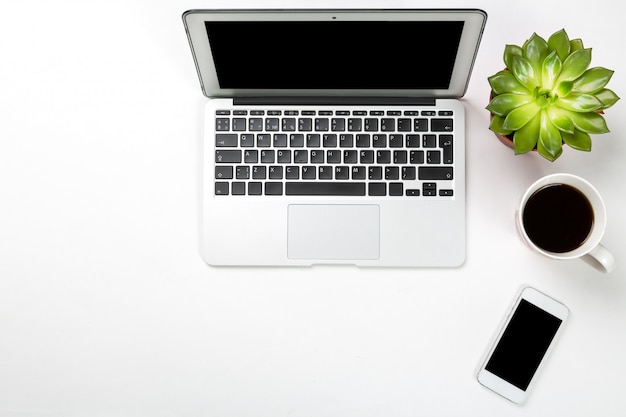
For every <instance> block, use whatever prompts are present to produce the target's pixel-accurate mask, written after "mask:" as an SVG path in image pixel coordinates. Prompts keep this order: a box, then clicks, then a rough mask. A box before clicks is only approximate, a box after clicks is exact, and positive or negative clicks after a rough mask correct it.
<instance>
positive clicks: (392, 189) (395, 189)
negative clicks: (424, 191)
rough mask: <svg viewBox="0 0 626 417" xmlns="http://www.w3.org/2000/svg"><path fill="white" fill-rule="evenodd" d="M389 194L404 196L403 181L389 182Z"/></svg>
mask: <svg viewBox="0 0 626 417" xmlns="http://www.w3.org/2000/svg"><path fill="white" fill-rule="evenodd" d="M389 195H391V196H402V195H404V185H402V183H401V182H392V183H390V184H389Z"/></svg>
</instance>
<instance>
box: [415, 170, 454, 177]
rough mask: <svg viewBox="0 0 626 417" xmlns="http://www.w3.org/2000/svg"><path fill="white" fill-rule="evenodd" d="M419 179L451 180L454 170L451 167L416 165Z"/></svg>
mask: <svg viewBox="0 0 626 417" xmlns="http://www.w3.org/2000/svg"><path fill="white" fill-rule="evenodd" d="M418 178H419V179H420V180H452V179H454V172H453V169H452V167H418Z"/></svg>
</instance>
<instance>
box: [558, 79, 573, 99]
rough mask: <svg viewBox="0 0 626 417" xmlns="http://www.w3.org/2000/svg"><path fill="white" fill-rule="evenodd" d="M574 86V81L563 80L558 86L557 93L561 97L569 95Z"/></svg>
mask: <svg viewBox="0 0 626 417" xmlns="http://www.w3.org/2000/svg"><path fill="white" fill-rule="evenodd" d="M573 88H574V83H573V82H571V81H563V82H561V83H559V85H558V86H557V87H556V94H557V95H558V96H560V97H563V96H566V95H568V94H569V93H570V92H571V91H572V89H573Z"/></svg>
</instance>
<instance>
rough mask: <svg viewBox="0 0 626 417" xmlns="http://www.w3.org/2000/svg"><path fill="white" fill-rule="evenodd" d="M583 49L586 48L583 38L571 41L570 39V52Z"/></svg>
mask: <svg viewBox="0 0 626 417" xmlns="http://www.w3.org/2000/svg"><path fill="white" fill-rule="evenodd" d="M581 49H585V46H584V45H583V40H582V39H572V40H571V41H569V53H570V54H571V53H572V52H574V51H580V50H581Z"/></svg>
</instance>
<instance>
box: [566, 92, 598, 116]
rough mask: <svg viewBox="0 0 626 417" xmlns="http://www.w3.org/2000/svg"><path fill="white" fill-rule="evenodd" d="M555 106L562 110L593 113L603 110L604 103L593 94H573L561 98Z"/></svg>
mask: <svg viewBox="0 0 626 417" xmlns="http://www.w3.org/2000/svg"><path fill="white" fill-rule="evenodd" d="M555 104H556V105H557V106H558V107H560V108H562V109H566V110H571V111H576V112H591V111H596V110H598V109H600V108H602V102H601V101H600V100H599V99H598V98H597V97H596V96H594V95H593V94H587V93H571V94H569V95H567V96H565V97H559V98H558V99H557V100H556V102H555Z"/></svg>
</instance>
